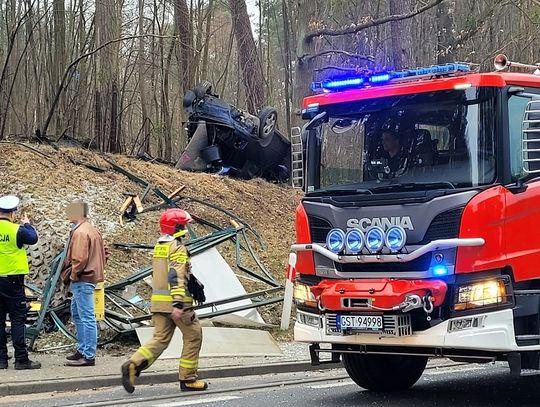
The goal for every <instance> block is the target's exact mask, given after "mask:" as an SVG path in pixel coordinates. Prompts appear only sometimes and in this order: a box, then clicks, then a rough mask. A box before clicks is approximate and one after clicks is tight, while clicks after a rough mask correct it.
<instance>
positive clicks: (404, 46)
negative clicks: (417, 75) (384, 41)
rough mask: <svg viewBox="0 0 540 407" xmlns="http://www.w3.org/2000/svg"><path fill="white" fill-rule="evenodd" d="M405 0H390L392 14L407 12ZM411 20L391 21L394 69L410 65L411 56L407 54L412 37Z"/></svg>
mask: <svg viewBox="0 0 540 407" xmlns="http://www.w3.org/2000/svg"><path fill="white" fill-rule="evenodd" d="M406 6H407V2H406V1H405V0H390V3H389V8H390V15H400V14H405V13H406V12H408V11H409V10H407V7H406ZM409 26H410V21H409V20H404V21H392V22H391V23H390V33H391V35H390V36H391V38H392V62H393V68H394V69H403V68H405V67H407V66H409V61H410V58H409V56H408V55H407V50H408V49H409V48H410V47H409V43H410V41H409V38H410V34H411V33H410V30H409Z"/></svg>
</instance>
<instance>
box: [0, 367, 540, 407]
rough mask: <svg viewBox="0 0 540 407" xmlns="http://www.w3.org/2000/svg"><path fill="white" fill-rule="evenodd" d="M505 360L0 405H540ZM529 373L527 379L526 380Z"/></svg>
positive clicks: (12, 400) (534, 389)
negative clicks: (373, 386) (399, 381)
mask: <svg viewBox="0 0 540 407" xmlns="http://www.w3.org/2000/svg"><path fill="white" fill-rule="evenodd" d="M508 372H509V371H508V368H507V367H506V365H505V364H496V365H492V364H490V365H462V366H452V367H446V368H438V369H429V370H426V372H425V374H424V376H423V377H422V379H421V380H420V381H419V382H418V383H417V384H416V385H415V386H414V387H413V388H412V389H411V390H409V391H407V392H399V393H387V394H377V393H372V392H368V391H366V390H364V389H362V388H360V387H358V386H357V385H356V384H354V383H353V382H352V381H351V380H350V379H349V378H348V377H346V374H345V372H344V370H342V369H337V370H331V371H325V372H309V373H295V374H278V375H266V376H253V377H239V378H227V379H219V380H213V381H212V382H211V386H210V390H209V391H207V392H204V393H197V394H189V395H185V393H180V392H179V391H178V387H177V386H176V385H172V384H166V385H154V386H139V387H138V388H137V389H136V391H135V393H134V394H132V395H127V394H126V393H125V392H124V391H123V389H122V388H107V389H97V390H94V391H91V390H90V391H79V392H73V393H52V394H35V395H28V396H16V397H5V398H2V399H0V406H8V405H9V406H17V407H19V406H20V407H22V406H39V407H51V406H82V405H84V406H94V407H98V406H129V405H132V406H143V407H150V406H152V407H179V406H195V407H252V406H255V407H263V406H264V407H266V406H269V407H277V406H295V407H317V406H344V407H346V406H355V407H356V406H399V407H408V406H411V407H412V406H414V407H423V406H426V407H427V406H429V407H433V406H441V407H444V406H452V407H457V406H459V407H461V406H466V407H475V406H482V407H486V406H512V407H514V406H515V407H518V406H540V378H538V379H532V378H527V379H524V378H513V377H511V376H510V375H509V373H508ZM531 379H532V380H531Z"/></svg>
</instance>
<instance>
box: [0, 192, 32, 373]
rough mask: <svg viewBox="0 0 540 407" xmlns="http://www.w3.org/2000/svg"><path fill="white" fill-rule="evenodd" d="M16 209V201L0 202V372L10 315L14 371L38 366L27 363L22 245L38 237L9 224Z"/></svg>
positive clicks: (6, 198) (10, 198)
mask: <svg viewBox="0 0 540 407" xmlns="http://www.w3.org/2000/svg"><path fill="white" fill-rule="evenodd" d="M18 205H19V199H18V198H17V197H15V196H12V195H10V196H4V197H1V198H0V368H1V369H6V368H7V359H8V354H7V337H6V316H7V314H9V319H10V321H11V337H12V341H13V347H14V349H15V369H39V368H40V367H41V364H40V363H38V362H32V361H31V360H30V359H28V350H27V348H26V338H25V334H26V326H25V323H26V313H27V305H26V294H25V292H24V276H25V275H26V274H28V271H29V267H28V258H27V255H26V250H25V248H24V245H26V244H35V243H36V242H37V233H36V231H35V229H34V228H33V227H32V226H31V225H30V224H29V223H26V224H24V225H19V224H17V223H14V222H12V220H11V217H10V216H11V213H12V212H15V211H16V210H17V206H18Z"/></svg>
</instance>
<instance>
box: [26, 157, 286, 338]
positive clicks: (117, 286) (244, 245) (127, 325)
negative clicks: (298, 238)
mask: <svg viewBox="0 0 540 407" xmlns="http://www.w3.org/2000/svg"><path fill="white" fill-rule="evenodd" d="M103 159H104V160H105V161H106V162H107V163H108V164H109V165H110V167H111V169H112V170H114V171H115V172H118V173H120V174H122V175H124V176H126V177H128V178H129V179H130V180H131V181H133V182H136V183H137V184H139V185H141V186H142V187H144V191H143V193H142V194H141V195H139V194H137V193H135V192H128V193H124V195H125V196H127V197H126V198H125V200H124V202H123V204H122V205H121V206H120V208H119V212H120V222H119V223H120V225H122V227H124V226H125V225H124V223H123V221H122V220H123V218H127V219H129V220H131V221H134V220H135V219H136V218H135V214H137V215H138V214H143V213H145V214H148V213H149V212H152V211H157V210H159V209H161V208H163V207H167V206H168V207H178V206H179V205H182V206H183V207H185V206H189V205H190V204H194V203H195V204H197V205H199V206H203V207H206V208H208V209H209V210H212V211H215V212H219V213H222V214H223V215H225V216H227V217H229V218H231V219H230V223H231V224H232V226H228V227H224V226H220V225H218V224H216V223H215V222H214V221H212V220H208V219H206V218H203V217H200V216H197V215H193V218H194V220H195V221H196V224H195V225H194V226H193V227H190V228H189V232H190V236H191V240H190V241H189V242H187V244H186V246H187V248H188V250H189V252H190V254H191V255H192V256H197V255H199V254H201V253H203V252H205V251H207V250H209V249H212V248H214V247H216V246H220V245H223V244H227V243H229V244H230V243H232V244H233V246H234V255H233V257H234V259H235V263H234V264H235V266H236V267H237V269H238V270H240V271H241V272H242V273H244V274H245V275H246V277H247V276H249V279H250V282H251V285H252V286H253V287H252V288H256V287H259V289H256V290H255V291H253V292H251V293H246V294H242V295H236V296H232V297H229V298H219V299H216V300H213V301H209V302H207V303H205V304H201V305H197V306H195V307H194V308H195V309H196V310H200V311H201V313H200V314H201V318H212V317H215V316H221V315H226V314H230V313H235V312H239V311H243V310H249V309H253V308H256V307H262V306H265V305H271V304H276V303H278V302H281V301H282V294H281V293H282V290H283V288H282V286H281V283H280V282H278V281H277V280H276V279H275V278H274V277H273V276H272V274H271V273H270V272H269V271H268V270H267V269H266V267H265V266H264V265H263V262H262V261H261V260H260V259H259V257H258V256H257V254H256V252H255V250H254V249H253V246H252V243H251V242H250V238H249V237H248V234H247V232H249V233H250V235H252V236H253V237H254V238H255V239H256V241H257V242H258V244H259V246H261V247H265V246H264V244H263V242H262V238H261V236H260V235H259V234H258V232H257V231H256V230H255V229H254V228H253V227H252V226H250V225H249V224H248V223H247V222H245V221H244V220H243V219H242V218H240V217H239V216H238V215H236V214H234V213H232V212H231V211H230V210H228V209H225V208H222V207H220V206H219V205H216V204H212V203H209V202H208V201H207V200H203V199H198V198H194V197H188V196H181V195H180V193H181V192H183V191H184V190H185V188H186V186H185V185H182V186H179V187H178V186H176V187H174V186H173V185H172V183H168V185H171V187H174V190H173V191H172V192H171V193H170V194H168V195H167V194H165V193H164V192H162V190H161V189H160V188H159V187H157V186H153V185H151V184H150V182H148V181H146V180H144V179H143V178H141V177H140V176H138V175H135V174H134V173H132V172H131V171H129V170H127V169H126V168H123V167H122V166H120V165H118V164H117V163H115V162H113V161H111V160H110V159H108V158H103ZM160 178H162V177H158V178H157V179H158V180H159V179H160ZM155 199H159V200H161V201H162V202H161V203H158V204H154V205H151V206H146V207H144V206H143V202H144V201H151V200H154V201H155ZM208 228H210V230H211V232H210V233H206V234H200V231H201V230H208ZM114 247H115V248H116V249H121V250H124V251H126V250H128V251H132V250H149V249H152V248H153V246H152V245H151V244H141V243H114ZM243 253H245V254H247V259H246V258H244V257H245V254H244V255H243ZM243 256H244V257H243ZM64 257H65V249H64V250H63V251H62V252H61V253H60V254H58V255H57V256H56V257H54V258H53V259H52V261H51V262H50V264H49V271H50V272H49V274H48V277H47V279H46V282H45V284H44V285H43V288H42V289H40V288H39V287H37V286H35V285H33V284H31V283H29V284H28V285H27V288H28V289H29V290H31V291H32V292H33V293H34V294H35V296H36V297H38V299H39V300H40V301H39V302H37V303H36V304H38V305H36V306H35V311H34V312H33V313H31V317H30V320H31V321H32V322H33V324H32V326H31V327H30V328H29V329H28V331H27V336H28V338H29V340H30V346H31V347H32V348H35V347H36V339H37V338H38V337H39V335H40V334H41V333H42V332H43V331H44V330H45V331H51V330H54V329H57V330H59V331H60V332H61V333H62V334H64V335H65V336H66V337H67V338H69V339H70V340H74V339H75V338H74V335H73V334H72V333H71V331H70V328H69V327H68V326H67V325H66V323H67V320H68V318H67V317H68V316H69V307H70V299H69V298H66V297H65V296H64V297H62V298H60V301H54V299H55V295H56V294H57V293H58V292H59V291H60V292H61V291H62V290H61V287H59V277H60V272H61V265H62V263H63V260H64ZM212 272H214V273H219V272H220V270H219V269H214V270H212ZM150 276H151V267H145V268H143V269H140V270H139V271H138V272H136V273H133V274H131V275H129V276H128V277H126V278H124V279H121V280H120V281H117V282H115V283H111V284H108V285H106V287H105V299H106V300H105V314H104V320H103V323H102V324H101V327H102V330H101V331H102V333H103V332H104V331H108V333H105V334H102V335H101V344H104V343H109V342H110V341H112V340H114V339H115V338H116V337H118V335H122V334H126V333H132V332H133V331H134V330H135V329H136V328H137V327H140V326H144V325H145V324H148V321H149V320H150V319H151V313H150V312H149V309H148V304H147V302H146V301H144V300H143V297H142V296H141V295H139V294H138V293H137V290H136V289H134V287H135V286H137V285H138V284H139V283H141V282H144V281H145V279H148V278H149V277H150ZM261 286H266V287H267V288H263V289H260V287H261ZM268 287H269V288H268ZM127 292H130V295H129V296H127V297H126V296H125V294H126V293H127ZM240 303H241V305H235V304H240ZM224 304H230V306H227V307H226V308H224V307H223V305H224ZM36 314H37V317H36Z"/></svg>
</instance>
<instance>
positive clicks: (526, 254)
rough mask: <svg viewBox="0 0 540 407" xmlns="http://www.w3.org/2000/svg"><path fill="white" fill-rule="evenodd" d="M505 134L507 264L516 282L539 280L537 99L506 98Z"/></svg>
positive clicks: (526, 96) (539, 107) (530, 96)
mask: <svg viewBox="0 0 540 407" xmlns="http://www.w3.org/2000/svg"><path fill="white" fill-rule="evenodd" d="M508 135H509V144H508V146H509V149H508V151H509V163H510V165H509V167H510V173H511V178H512V182H513V184H510V185H509V186H507V191H506V194H505V195H506V196H505V203H506V222H505V227H504V229H505V236H506V239H505V240H506V253H507V261H508V264H509V265H510V266H511V267H512V270H513V273H514V278H515V280H516V281H520V280H529V279H533V278H538V277H540V274H539V271H538V264H539V263H540V243H539V241H538V232H539V231H540V96H537V95H533V94H525V93H521V94H516V95H512V96H510V97H509V98H508ZM535 140H539V141H535ZM535 150H537V151H535ZM506 168H508V166H506Z"/></svg>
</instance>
